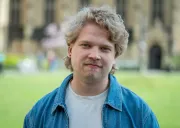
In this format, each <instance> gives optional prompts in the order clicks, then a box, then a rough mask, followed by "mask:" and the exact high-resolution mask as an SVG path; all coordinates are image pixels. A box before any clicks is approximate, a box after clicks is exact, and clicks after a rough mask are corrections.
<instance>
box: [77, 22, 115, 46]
mask: <svg viewBox="0 0 180 128" xmlns="http://www.w3.org/2000/svg"><path fill="white" fill-rule="evenodd" d="M77 40H78V41H83V40H84V41H88V42H96V43H98V42H101V43H103V44H109V45H114V44H113V43H112V42H111V41H110V40H109V32H108V30H107V29H105V28H103V27H101V26H99V25H98V24H96V23H92V22H88V23H86V24H85V25H84V27H83V28H82V29H81V31H80V33H79V36H78V38H77Z"/></svg>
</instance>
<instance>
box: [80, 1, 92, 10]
mask: <svg viewBox="0 0 180 128" xmlns="http://www.w3.org/2000/svg"><path fill="white" fill-rule="evenodd" d="M90 2H91V1H90V0H80V7H81V8H82V7H85V6H88V5H89V4H90Z"/></svg>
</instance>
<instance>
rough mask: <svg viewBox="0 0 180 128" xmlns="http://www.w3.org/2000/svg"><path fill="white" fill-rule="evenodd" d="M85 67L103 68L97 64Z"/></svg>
mask: <svg viewBox="0 0 180 128" xmlns="http://www.w3.org/2000/svg"><path fill="white" fill-rule="evenodd" d="M85 66H90V67H92V68H102V66H101V65H97V64H85Z"/></svg>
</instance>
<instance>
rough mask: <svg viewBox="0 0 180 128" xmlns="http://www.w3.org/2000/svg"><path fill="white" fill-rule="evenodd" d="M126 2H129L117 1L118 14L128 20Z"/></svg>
mask: <svg viewBox="0 0 180 128" xmlns="http://www.w3.org/2000/svg"><path fill="white" fill-rule="evenodd" d="M126 2H127V0H116V12H117V13H118V14H120V15H121V17H122V18H123V20H125V19H126Z"/></svg>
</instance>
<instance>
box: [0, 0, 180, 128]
mask: <svg viewBox="0 0 180 128" xmlns="http://www.w3.org/2000/svg"><path fill="white" fill-rule="evenodd" d="M104 4H105V5H109V6H111V7H113V8H114V9H116V11H117V13H118V14H120V15H121V16H122V18H123V20H124V23H125V26H126V28H127V31H128V32H129V34H130V37H129V44H128V49H127V51H126V52H125V53H124V54H123V55H122V56H120V57H119V58H118V59H117V67H118V69H119V70H118V71H117V73H116V74H115V75H116V76H117V78H118V80H119V81H120V82H121V83H122V84H124V85H126V86H127V87H128V88H130V89H132V90H133V91H135V92H136V93H138V94H139V95H140V96H141V97H143V98H144V99H145V101H147V102H148V104H150V106H151V107H152V108H153V110H154V111H155V113H157V117H158V119H159V121H160V124H161V126H162V127H166V128H175V127H177V128H178V127H180V122H179V121H178V119H180V113H179V108H180V103H179V100H178V99H179V98H178V97H179V96H180V95H179V92H178V90H179V88H180V87H179V83H180V80H179V74H180V73H179V71H180V36H179V33H180V15H179V13H180V1H179V0H0V101H2V102H1V103H0V126H1V125H2V126H1V127H22V124H23V118H24V116H25V114H26V113H27V112H28V111H29V109H30V108H31V107H32V105H33V104H34V103H35V102H36V101H37V100H38V99H39V98H40V97H42V96H43V95H45V94H46V93H48V92H50V91H51V90H53V89H54V88H55V87H58V86H59V85H60V83H61V81H62V80H63V78H64V77H65V76H66V75H67V74H69V73H70V72H69V71H67V70H65V68H64V67H65V66H64V61H63V58H64V57H65V56H66V55H67V46H66V41H65V39H64V30H65V29H66V27H67V24H66V23H67V20H68V19H69V18H71V17H72V16H73V15H74V14H76V13H77V11H79V10H80V9H81V8H82V7H84V6H88V5H93V6H101V5H104ZM12 105H13V106H12ZM12 107H13V108H14V109H12ZM166 111H169V113H168V112H166ZM7 121H8V122H10V123H7Z"/></svg>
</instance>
